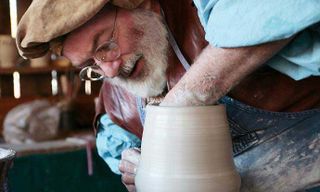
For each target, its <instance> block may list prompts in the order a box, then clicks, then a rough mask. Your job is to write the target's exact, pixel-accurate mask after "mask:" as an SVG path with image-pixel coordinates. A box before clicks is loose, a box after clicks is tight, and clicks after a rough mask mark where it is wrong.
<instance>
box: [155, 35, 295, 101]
mask: <svg viewBox="0 0 320 192" xmlns="http://www.w3.org/2000/svg"><path fill="white" fill-rule="evenodd" d="M291 39H292V38H290V39H285V40H280V41H275V42H271V43H267V44H262V45H257V46H250V47H241V48H216V47H213V46H211V45H208V46H207V47H206V48H205V49H204V50H203V51H202V53H201V54H200V56H199V57H198V58H197V59H196V61H195V62H194V64H193V65H192V66H191V68H190V70H189V71H188V72H187V73H186V74H185V75H184V76H183V77H182V79H181V80H180V81H179V82H178V83H177V84H176V85H175V86H174V87H173V88H172V89H171V90H170V91H169V93H168V94H167V95H166V97H165V98H164V100H163V102H162V103H161V104H160V105H162V106H192V105H210V104H215V103H216V102H217V101H218V99H220V98H221V97H222V96H224V95H225V94H226V93H227V92H228V91H229V90H230V89H231V88H232V87H234V86H235V85H236V84H238V83H239V82H240V81H241V80H242V79H243V78H244V77H245V76H247V75H248V74H250V73H252V72H253V71H254V70H256V69H257V68H258V67H260V66H261V65H263V64H264V63H265V62H266V61H267V60H268V59H270V58H271V57H272V56H273V55H274V54H276V53H277V52H278V51H280V50H281V48H283V47H284V46H285V45H286V44H287V43H288V42H290V40H291Z"/></svg>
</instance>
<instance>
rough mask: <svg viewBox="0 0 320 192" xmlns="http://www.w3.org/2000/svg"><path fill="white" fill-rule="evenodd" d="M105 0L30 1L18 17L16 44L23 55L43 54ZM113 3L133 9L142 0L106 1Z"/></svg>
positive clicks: (84, 20)
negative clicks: (20, 16) (23, 12)
mask: <svg viewBox="0 0 320 192" xmlns="http://www.w3.org/2000/svg"><path fill="white" fill-rule="evenodd" d="M108 2H109V0H33V1H32V3H31V5H30V7H29V8H28V10H27V11H26V12H25V14H24V15H23V17H22V18H21V20H20V22H19V25H18V30H17V39H16V43H17V47H18V50H19V54H20V55H21V56H22V57H24V58H36V57H41V56H43V55H45V54H46V53H47V52H48V50H49V49H50V47H52V46H53V47H55V46H56V45H57V42H59V40H60V37H61V36H63V35H65V34H67V33H69V32H70V31H72V30H74V29H76V28H78V27H79V26H81V25H82V24H84V23H86V22H87V21H88V20H90V18H92V17H93V16H94V15H96V14H97V13H98V12H99V10H100V9H101V8H102V7H103V6H104V5H105V4H106V3H108ZM110 2H111V3H112V4H113V5H116V6H119V7H123V8H127V9H133V8H136V7H137V6H139V5H140V3H142V2H143V0H110Z"/></svg>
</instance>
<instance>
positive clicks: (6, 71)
mask: <svg viewBox="0 0 320 192" xmlns="http://www.w3.org/2000/svg"><path fill="white" fill-rule="evenodd" d="M52 70H56V71H57V72H68V71H79V69H77V68H75V67H58V66H48V67H11V68H0V75H11V74H12V73H13V72H15V71H17V72H19V73H20V74H41V73H50V72H51V71H52Z"/></svg>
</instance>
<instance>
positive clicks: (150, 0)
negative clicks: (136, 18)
mask: <svg viewBox="0 0 320 192" xmlns="http://www.w3.org/2000/svg"><path fill="white" fill-rule="evenodd" d="M138 8H141V9H146V10H150V11H154V12H157V13H160V4H159V2H158V1H157V0H144V1H143V2H142V3H141V4H140V5H139V7H138Z"/></svg>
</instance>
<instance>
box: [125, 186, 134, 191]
mask: <svg viewBox="0 0 320 192" xmlns="http://www.w3.org/2000/svg"><path fill="white" fill-rule="evenodd" d="M125 186H126V188H127V190H128V192H136V186H135V185H125Z"/></svg>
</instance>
